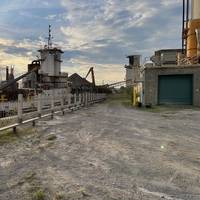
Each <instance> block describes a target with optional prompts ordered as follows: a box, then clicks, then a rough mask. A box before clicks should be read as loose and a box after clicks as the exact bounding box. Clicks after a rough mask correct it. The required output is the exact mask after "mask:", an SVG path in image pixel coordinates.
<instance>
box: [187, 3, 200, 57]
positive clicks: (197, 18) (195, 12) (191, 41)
mask: <svg viewBox="0 0 200 200" xmlns="http://www.w3.org/2000/svg"><path fill="white" fill-rule="evenodd" d="M191 6H192V9H191V10H192V11H191V20H189V22H187V23H188V25H187V30H186V31H187V35H186V54H187V57H188V58H194V57H197V56H199V55H200V53H199V52H200V49H199V42H200V41H199V37H198V35H199V32H200V0H192V2H191Z"/></svg>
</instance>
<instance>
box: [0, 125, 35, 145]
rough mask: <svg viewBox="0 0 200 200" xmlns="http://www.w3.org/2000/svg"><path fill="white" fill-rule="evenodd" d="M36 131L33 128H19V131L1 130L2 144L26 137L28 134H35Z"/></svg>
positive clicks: (0, 141)
mask: <svg viewBox="0 0 200 200" xmlns="http://www.w3.org/2000/svg"><path fill="white" fill-rule="evenodd" d="M34 133H35V131H34V129H33V128H30V127H29V128H19V127H18V128H17V133H13V131H12V130H6V131H2V132H0V145H3V144H7V143H11V142H16V141H17V140H18V139H19V137H24V136H27V135H31V134H34Z"/></svg>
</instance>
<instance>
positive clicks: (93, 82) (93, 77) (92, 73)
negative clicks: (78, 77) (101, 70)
mask: <svg viewBox="0 0 200 200" xmlns="http://www.w3.org/2000/svg"><path fill="white" fill-rule="evenodd" d="M90 73H91V76H92V84H93V85H94V86H95V85H96V84H95V76H94V68H93V67H91V68H90V69H89V71H88V73H87V75H86V77H85V79H86V78H87V77H88V76H89V74H90Z"/></svg>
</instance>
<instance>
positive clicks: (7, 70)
mask: <svg viewBox="0 0 200 200" xmlns="http://www.w3.org/2000/svg"><path fill="white" fill-rule="evenodd" d="M8 79H9V69H8V66H6V81H8Z"/></svg>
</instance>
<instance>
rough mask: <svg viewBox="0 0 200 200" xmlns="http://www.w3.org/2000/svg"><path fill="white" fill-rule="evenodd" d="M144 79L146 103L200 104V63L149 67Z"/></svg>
mask: <svg viewBox="0 0 200 200" xmlns="http://www.w3.org/2000/svg"><path fill="white" fill-rule="evenodd" d="M144 80H145V81H144V91H145V93H144V105H163V104H175V105H194V106H200V65H191V66H188V65H187V66H178V65H168V66H162V67H161V66H154V67H147V68H145V71H144Z"/></svg>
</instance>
